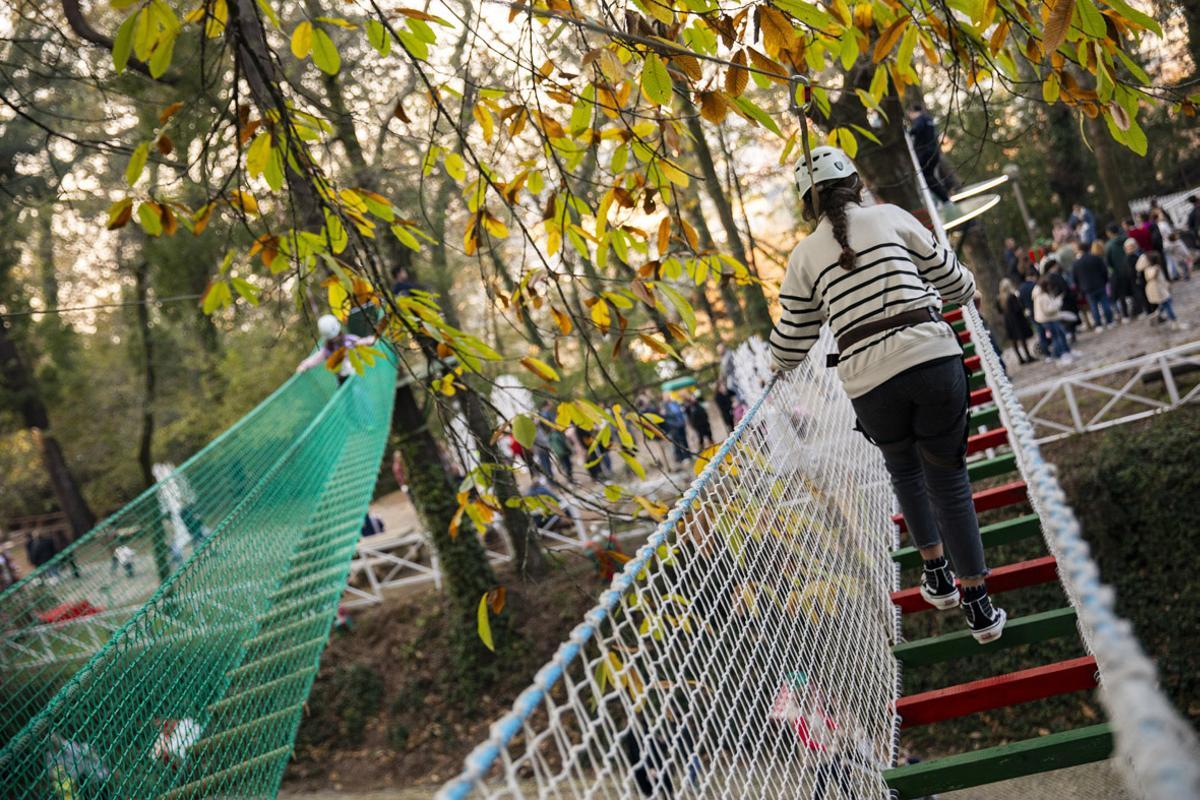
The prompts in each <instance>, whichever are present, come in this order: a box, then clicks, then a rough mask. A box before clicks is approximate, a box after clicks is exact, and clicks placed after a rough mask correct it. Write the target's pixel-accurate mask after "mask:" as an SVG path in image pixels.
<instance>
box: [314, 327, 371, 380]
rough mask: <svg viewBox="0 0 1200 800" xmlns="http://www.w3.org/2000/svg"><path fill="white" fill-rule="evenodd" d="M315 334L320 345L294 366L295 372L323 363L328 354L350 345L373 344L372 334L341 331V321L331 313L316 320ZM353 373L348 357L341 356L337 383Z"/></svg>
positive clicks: (362, 345)
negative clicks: (318, 337) (319, 338)
mask: <svg viewBox="0 0 1200 800" xmlns="http://www.w3.org/2000/svg"><path fill="white" fill-rule="evenodd" d="M317 334H318V335H319V336H320V337H321V347H320V348H319V349H318V350H317V352H315V353H313V354H312V355H311V356H309V357H308V358H306V359H304V360H303V361H301V362H300V363H299V365H297V366H296V372H304V371H305V370H307V369H312V368H313V367H315V366H317V365H318V364H324V363H325V362H326V361H328V360H329V358H330V356H332V355H333V354H334V353H336V352H337V351H339V350H343V349H347V348H350V347H366V346H370V345H373V344H375V337H374V336H355V335H354V334H352V333H343V332H342V323H341V322H340V321H338V318H337V317H335V316H333V315H332V314H326V315H324V316H323V317H321V318H320V319H318V320H317ZM353 374H354V367H353V366H351V365H350V359H348V358H343V359H342V363H341V366H340V367H339V368H338V384H341V383H342V382H344V381H345V380H346V378H349V377H350V376H351V375H353Z"/></svg>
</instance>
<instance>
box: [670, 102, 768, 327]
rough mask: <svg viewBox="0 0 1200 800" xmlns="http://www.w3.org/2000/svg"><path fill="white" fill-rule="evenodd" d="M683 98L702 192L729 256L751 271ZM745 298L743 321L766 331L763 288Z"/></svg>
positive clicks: (696, 120) (695, 118)
mask: <svg viewBox="0 0 1200 800" xmlns="http://www.w3.org/2000/svg"><path fill="white" fill-rule="evenodd" d="M680 96H681V97H683V108H682V113H683V115H684V117H685V118H686V120H687V127H688V133H689V134H691V137H692V146H693V147H694V148H695V151H696V161H697V162H699V164H700V174H702V175H703V176H704V190H705V191H706V192H707V193H708V197H709V199H710V200H712V203H713V205H714V206H715V207H716V209H717V216H718V217H719V218H720V220H721V227H722V228H724V229H725V245H726V246H727V247H728V248H729V252H730V255H732V256H733V257H734V258H736V259H737V260H738V261H740V262H742V264H743V265H745V266H746V269H749V268H750V260H749V258H747V256H746V248H745V246H744V245H743V244H742V234H741V232H740V231H739V230H738V227H737V220H735V219H734V217H733V206H732V205H731V204H730V202H729V198H728V197H726V196H725V192H724V191H723V190H722V188H721V179H720V178H719V177H718V176H717V167H716V165H715V164H714V163H713V157H712V149H711V148H710V147H709V146H708V139H706V138H705V135H704V126H703V125H701V124H700V116H699V112H697V111H696V107H695V105H693V104H692V101H691V98H690V97H689V96H688V94H687V92H683V93H681V94H680ZM744 296H745V298H746V318H747V321H748V322H749V324H750V325H752V326H754V327H756V328H760V329H762V330H763V331H766V330H767V329H769V328H770V327H771V312H770V309H768V307H767V299H766V297H764V296H763V292H762V288H761V287H759V286H757V285H752V286H750V287H748V291H746V292H745V294H744Z"/></svg>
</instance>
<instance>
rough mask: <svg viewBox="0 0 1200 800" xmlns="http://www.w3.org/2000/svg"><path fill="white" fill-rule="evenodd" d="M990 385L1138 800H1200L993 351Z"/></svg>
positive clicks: (1166, 716)
mask: <svg viewBox="0 0 1200 800" xmlns="http://www.w3.org/2000/svg"><path fill="white" fill-rule="evenodd" d="M964 318H965V319H966V321H967V327H968V329H969V330H970V331H971V339H972V341H975V342H981V343H986V342H987V341H988V338H987V329H986V327H985V326H984V323H983V319H982V318H981V317H980V316H979V312H978V311H976V309H975V308H974V307H969V308H964ZM977 352H978V353H979V354H980V356H981V359H982V361H983V367H984V371H985V372H986V373H987V376H988V383H989V384H990V385H991V386H992V394H993V397H994V398H995V400H996V404H997V406H998V407H999V409H1000V418H1001V421H1002V423H1003V425H1004V426H1005V427H1006V428H1008V441H1009V445H1010V446H1011V447H1012V449H1013V451H1014V452H1015V453H1016V456H1017V463H1018V465H1019V467H1020V470H1021V475H1022V476H1023V477H1024V479H1025V483H1026V485H1027V486H1028V487H1029V488H1028V494H1029V502H1030V504H1031V505H1032V506H1033V510H1034V511H1035V512H1037V515H1038V516H1039V517H1040V518H1041V521H1042V535H1043V537H1044V538H1045V540H1046V547H1047V548H1048V549H1049V551H1050V553H1051V554H1052V555H1053V556H1054V558H1055V560H1056V561H1057V562H1058V573H1059V577H1060V579H1061V580H1062V585H1063V590H1064V591H1065V593H1066V595H1067V599H1068V600H1069V601H1070V603H1071V606H1072V607H1073V608H1074V609H1075V612H1076V616H1077V619H1078V620H1079V630H1080V636H1081V638H1082V639H1083V642H1084V645H1085V646H1086V647H1087V649H1088V651H1089V652H1091V653H1092V655H1094V656H1095V657H1096V664H1097V666H1098V667H1099V669H1100V699H1101V702H1102V703H1103V704H1104V708H1105V711H1107V712H1108V718H1109V720H1110V722H1111V723H1112V726H1113V731H1114V740H1115V745H1116V756H1117V763H1118V767H1120V768H1121V769H1122V770H1123V773H1124V775H1123V777H1124V779H1125V784H1126V786H1127V787H1128V788H1129V789H1130V790H1131V791H1132V792H1133V793H1134V796H1135V797H1144V798H1146V800H1190V799H1191V798H1198V797H1200V743H1198V742H1197V737H1196V732H1195V731H1194V730H1193V729H1192V728H1191V726H1189V725H1188V724H1187V722H1186V721H1185V720H1184V719H1183V718H1182V717H1181V716H1180V715H1179V712H1177V711H1176V710H1175V708H1174V707H1173V706H1172V705H1171V703H1170V702H1169V701H1168V700H1167V698H1166V697H1165V696H1164V695H1163V694H1162V692H1161V691H1160V689H1159V686H1158V677H1157V672H1156V670H1155V667H1154V662H1153V661H1151V660H1150V658H1149V657H1147V656H1146V654H1145V652H1144V651H1143V650H1142V646H1141V643H1139V642H1138V640H1137V637H1136V635H1134V632H1133V627H1132V626H1131V625H1130V624H1129V622H1128V621H1127V620H1125V619H1122V618H1121V617H1119V616H1118V615H1117V613H1116V610H1115V601H1116V595H1115V593H1114V592H1113V590H1112V589H1111V588H1110V587H1108V586H1106V585H1104V584H1103V583H1102V582H1101V581H1100V570H1099V568H1098V567H1097V566H1096V562H1095V561H1093V560H1092V557H1091V550H1090V548H1089V547H1088V543H1087V541H1086V540H1085V539H1084V537H1083V531H1082V529H1081V528H1080V525H1079V520H1078V519H1077V518H1076V517H1075V512H1074V511H1072V510H1071V507H1070V505H1068V504H1067V498H1066V495H1065V494H1064V493H1063V490H1062V487H1061V486H1060V485H1059V483H1058V478H1057V476H1056V473H1055V469H1054V466H1053V465H1051V464H1050V463H1048V462H1047V461H1046V460H1045V459H1044V458H1042V454H1041V451H1040V450H1039V448H1038V446H1037V444H1036V441H1035V440H1036V438H1037V434H1036V433H1035V431H1034V428H1033V424H1032V423H1031V422H1030V421H1029V417H1028V416H1026V414H1025V409H1024V408H1023V407H1022V406H1021V403H1020V401H1019V400H1018V399H1017V395H1016V390H1015V389H1014V388H1013V385H1012V384H1011V383H1010V382H1009V380H1008V376H1007V375H1005V374H1004V370H1003V369H1002V368H1001V365H1000V360H999V357H998V356H997V355H996V353H995V351H994V350H993V349H992V348H991V347H987V346H980V347H978V348H977Z"/></svg>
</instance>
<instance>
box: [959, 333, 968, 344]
mask: <svg viewBox="0 0 1200 800" xmlns="http://www.w3.org/2000/svg"><path fill="white" fill-rule="evenodd" d="M969 341H971V332H970V331H959V332H958V343H959V344H966V343H967V342H969Z"/></svg>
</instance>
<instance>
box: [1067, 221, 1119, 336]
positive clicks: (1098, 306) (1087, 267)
mask: <svg viewBox="0 0 1200 800" xmlns="http://www.w3.org/2000/svg"><path fill="white" fill-rule="evenodd" d="M1075 252H1076V255H1077V256H1078V257H1077V258H1076V259H1075V283H1076V285H1078V286H1079V288H1080V289H1081V290H1082V291H1083V296H1084V297H1086V298H1087V302H1088V307H1089V308H1090V309H1091V311H1092V320H1093V322H1094V324H1095V325H1096V328H1097V330H1099V329H1102V328H1111V327H1114V326H1115V323H1114V322H1113V310H1112V304H1111V303H1109V301H1108V264H1106V263H1105V262H1104V257H1103V256H1104V245H1103V244H1101V243H1100V242H1092V244H1091V247H1090V248H1087V249H1086V250H1085V248H1084V245H1083V242H1076V243H1075ZM1101 312H1103V314H1104V315H1103V317H1101Z"/></svg>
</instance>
